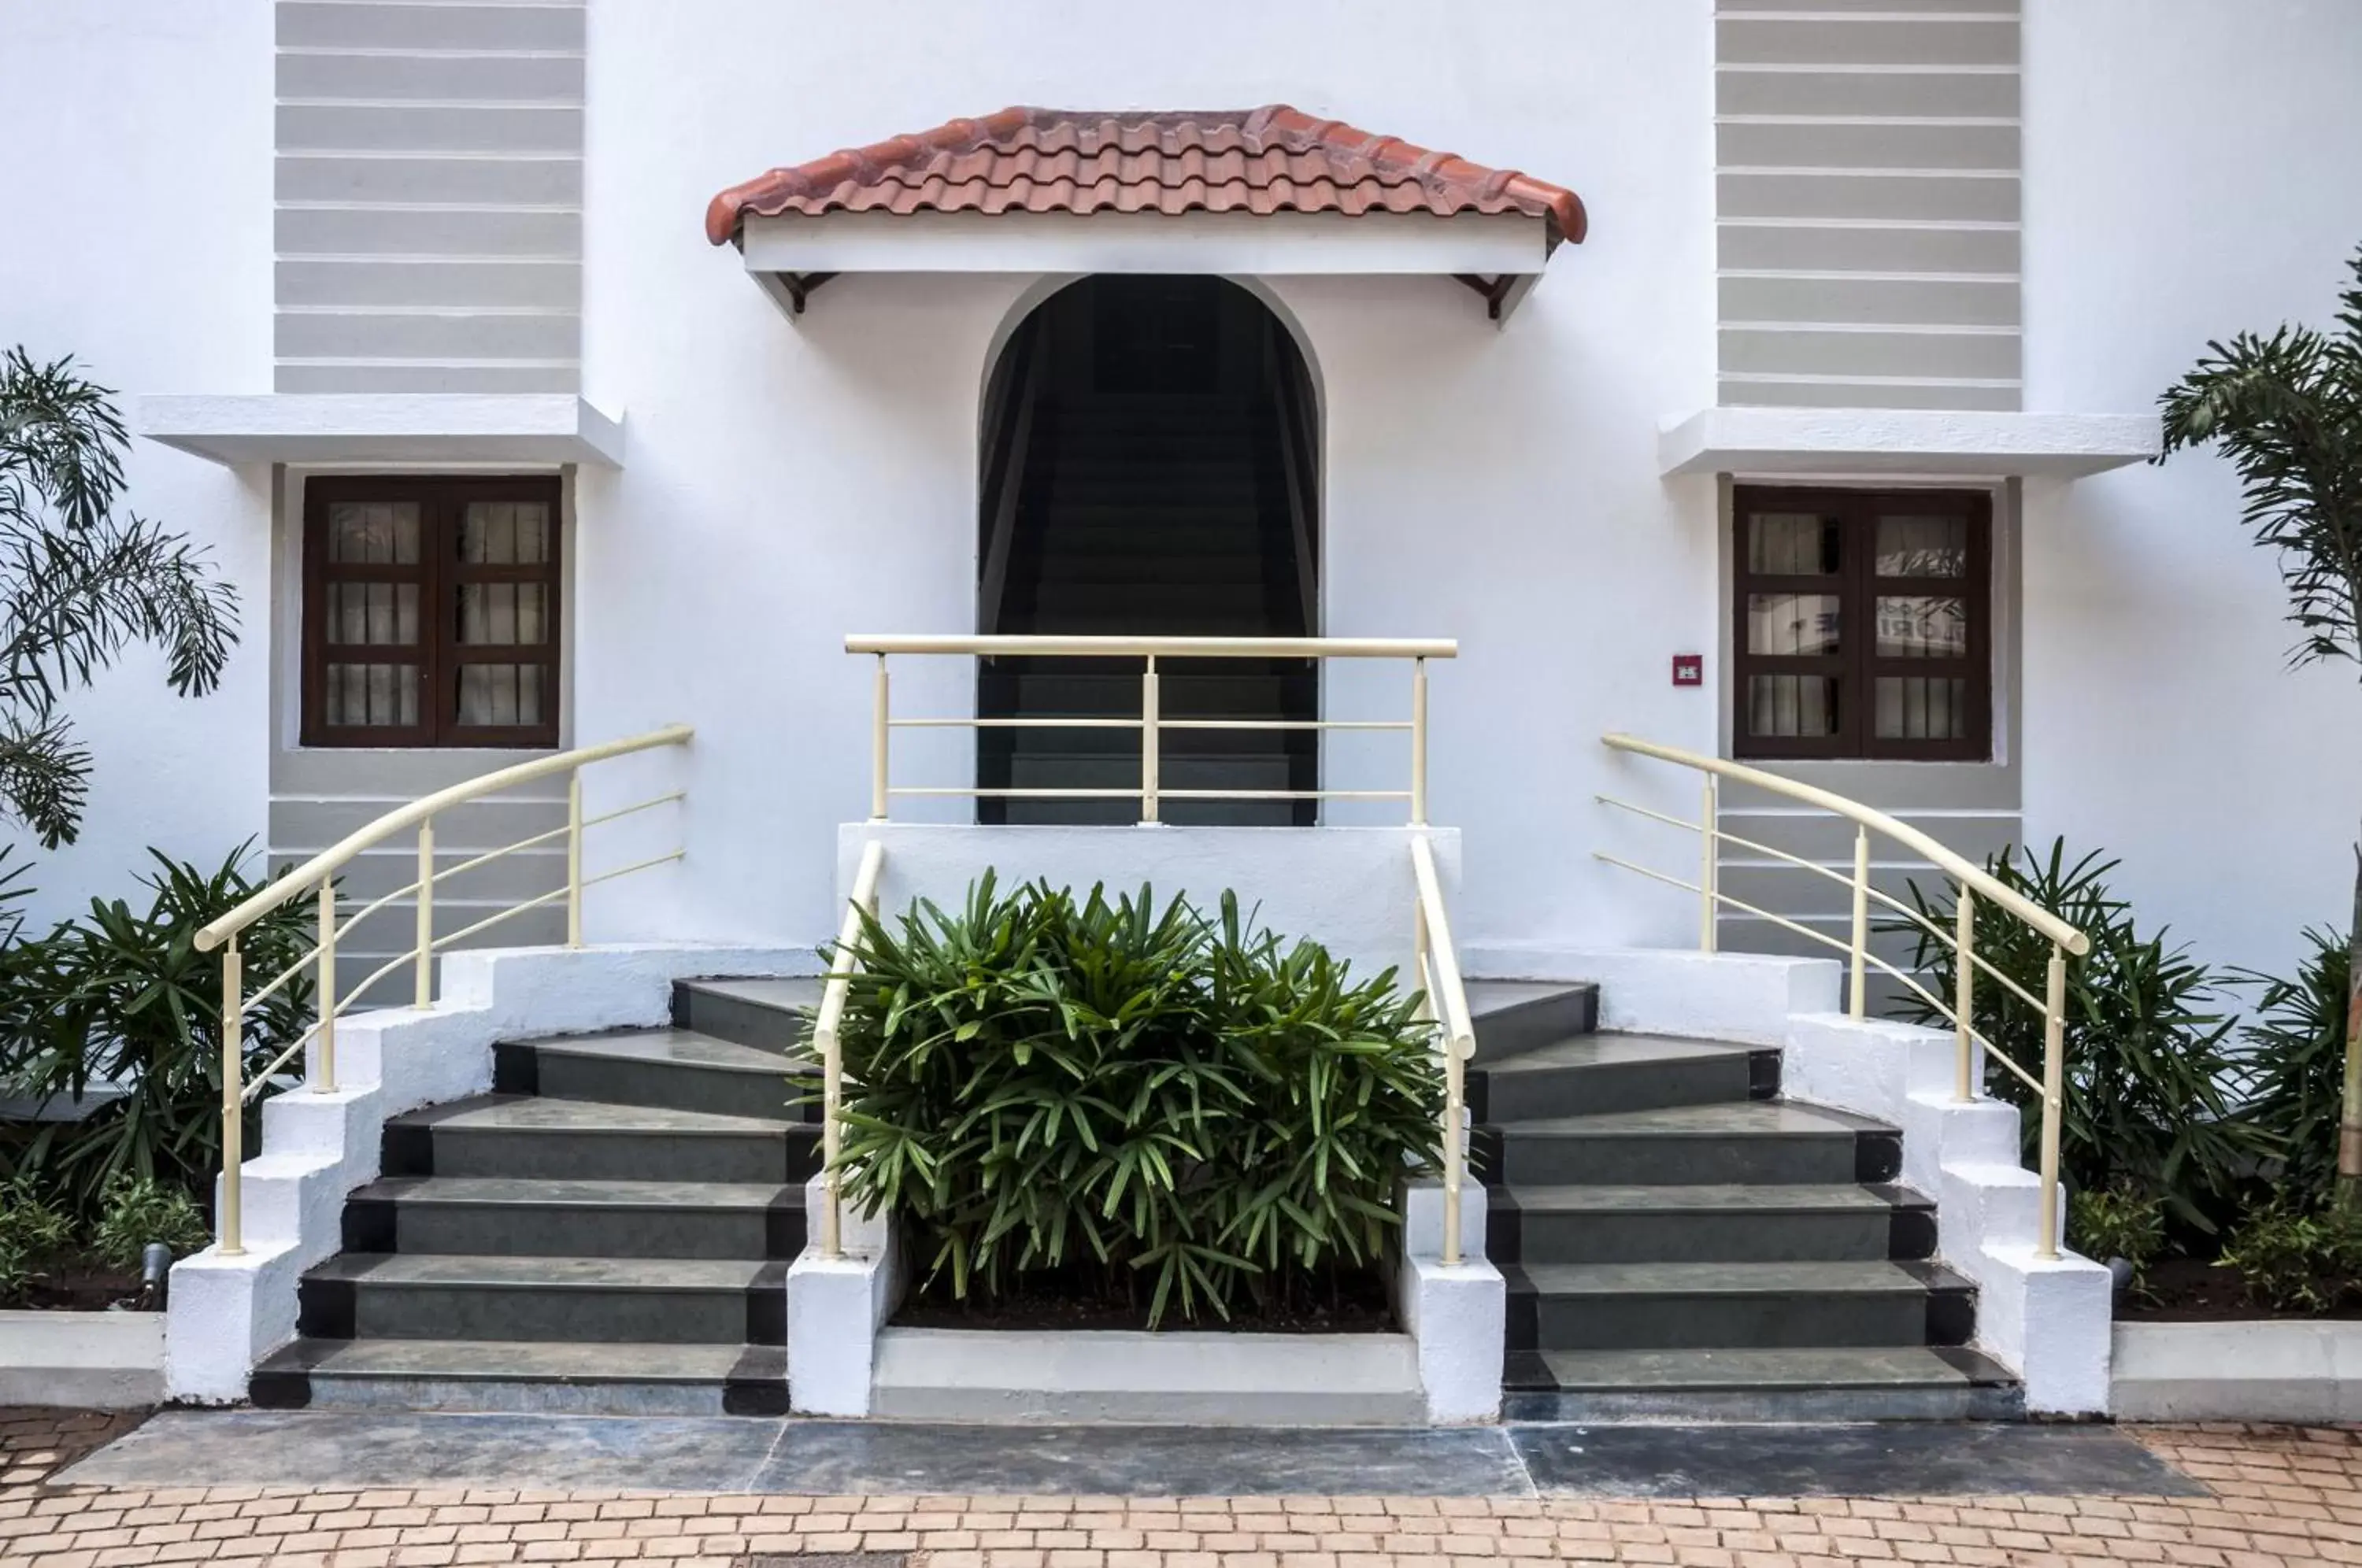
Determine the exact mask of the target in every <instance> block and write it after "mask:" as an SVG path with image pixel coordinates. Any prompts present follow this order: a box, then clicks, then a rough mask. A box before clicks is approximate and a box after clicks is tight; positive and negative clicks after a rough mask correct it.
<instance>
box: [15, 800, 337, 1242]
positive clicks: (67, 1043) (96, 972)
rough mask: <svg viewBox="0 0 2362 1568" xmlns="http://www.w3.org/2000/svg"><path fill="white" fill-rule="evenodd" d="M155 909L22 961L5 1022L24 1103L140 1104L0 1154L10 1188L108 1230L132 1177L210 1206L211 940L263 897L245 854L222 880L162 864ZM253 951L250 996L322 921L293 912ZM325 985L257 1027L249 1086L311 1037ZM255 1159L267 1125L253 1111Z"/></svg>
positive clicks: (252, 1021) (48, 1127)
mask: <svg viewBox="0 0 2362 1568" xmlns="http://www.w3.org/2000/svg"><path fill="white" fill-rule="evenodd" d="M149 855H150V856H153V857H154V858H155V861H156V866H157V869H156V871H155V872H154V873H153V874H151V875H149V876H147V877H144V878H141V879H140V880H141V885H142V886H144V887H145V888H147V889H149V893H150V895H151V896H150V898H149V905H148V908H147V909H146V910H144V911H138V910H134V909H133V908H132V907H131V906H130V905H129V904H127V903H126V902H125V901H123V900H115V901H113V902H107V901H105V900H92V902H91V906H90V910H89V912H88V913H87V914H85V915H83V916H82V917H81V918H80V919H78V920H73V921H69V922H64V923H62V924H61V925H59V926H58V927H57V928H56V929H55V930H54V931H52V932H50V933H49V934H48V935H46V936H43V937H39V938H34V939H23V938H22V937H21V935H20V937H19V939H18V940H17V942H16V943H14V944H12V945H11V946H10V948H9V958H8V963H9V965H10V973H9V975H8V976H7V978H8V981H9V984H10V986H11V987H12V988H13V992H14V995H15V996H16V998H17V1001H16V1003H15V1004H14V1006H13V1008H12V1009H11V1010H10V1011H12V1012H13V1014H14V1016H7V1015H6V1014H0V1024H5V1026H6V1028H5V1032H0V1082H6V1083H9V1084H10V1085H11V1086H12V1088H13V1091H14V1092H15V1093H17V1094H23V1095H31V1096H36V1097H54V1098H56V1099H61V1100H70V1099H74V1098H77V1097H79V1096H81V1095H82V1094H83V1092H84V1091H85V1090H86V1089H87V1088H88V1087H89V1086H90V1085H91V1084H92V1083H93V1082H112V1083H113V1084H115V1085H116V1086H118V1087H119V1088H124V1089H127V1091H128V1092H127V1094H126V1095H125V1096H124V1097H123V1098H122V1099H117V1100H115V1101H113V1102H112V1103H109V1104H107V1105H105V1106H104V1107H102V1108H101V1109H99V1110H95V1111H94V1112H93V1113H92V1114H90V1115H89V1116H87V1117H84V1118H83V1119H82V1120H80V1121H42V1122H39V1123H34V1124H31V1125H29V1126H25V1127H20V1128H19V1129H17V1131H16V1136H15V1139H14V1141H13V1142H10V1143H5V1144H0V1162H5V1168H0V1175H7V1174H17V1175H31V1176H37V1177H38V1178H39V1179H40V1180H41V1181H42V1182H43V1183H44V1185H46V1186H48V1187H50V1189H51V1190H53V1191H55V1192H57V1193H58V1194H60V1196H61V1198H63V1199H64V1201H65V1202H66V1204H67V1206H68V1207H69V1209H71V1210H72V1212H73V1213H75V1214H77V1215H80V1216H83V1217H84V1218H85V1219H95V1218H96V1217H97V1216H98V1214H99V1211H100V1199H101V1195H102V1194H103V1193H104V1192H105V1189H106V1186H107V1184H108V1182H109V1181H111V1180H112V1179H113V1178H114V1177H115V1176H117V1175H118V1174H126V1173H127V1174H129V1175H133V1176H148V1177H153V1178H154V1179H156V1180H158V1181H160V1182H162V1183H164V1184H165V1185H167V1186H171V1187H178V1188H180V1189H181V1190H182V1191H185V1192H187V1193H189V1194H191V1195H192V1196H199V1195H204V1196H209V1195H210V1194H211V1191H212V1182H213V1176H214V1173H215V1170H216V1169H217V1168H218V1166H219V1164H220V1159H221V955H220V954H219V953H200V952H198V951H197V948H196V940H195V939H196V933H197V929H198V927H200V926H202V925H204V923H205V922H207V921H210V920H212V919H214V918H215V916H217V915H221V914H224V913H226V912H227V911H229V910H230V909H232V908H233V907H235V906H236V905H237V903H238V902H239V901H241V900H244V899H245V898H246V897H247V896H248V895H249V894H251V893H253V892H254V891H255V890H256V889H257V888H258V887H259V884H258V883H256V882H254V881H253V880H251V879H249V878H248V877H247V876H246V875H245V874H244V873H243V872H242V871H241V870H240V869H239V867H240V863H241V862H242V861H243V860H244V859H245V858H246V856H247V847H246V846H244V845H241V846H240V847H239V848H238V849H237V850H236V851H234V852H232V853H231V854H230V856H228V857H227V858H226V859H225V860H224V861H223V862H222V864H221V865H220V866H219V867H216V868H215V869H213V870H211V871H206V870H203V869H201V868H199V867H194V866H191V865H186V864H183V863H181V862H178V861H175V860H172V859H171V858H169V857H168V856H165V855H163V854H162V853H160V852H159V851H156V850H150V851H149ZM240 945H241V947H242V948H243V950H244V953H245V957H246V973H247V975H248V977H249V985H250V988H260V987H261V986H262V985H263V984H265V983H267V982H268V981H269V980H270V978H271V977H274V976H276V975H277V974H278V973H279V972H280V971H281V969H283V968H285V967H286V966H289V965H290V964H292V963H293V962H294V961H295V960H296V959H297V958H298V957H299V956H300V955H302V954H304V952H305V951H306V950H307V949H308V948H309V947H310V946H311V911H310V909H309V907H308V905H306V904H305V903H304V901H302V900H298V901H297V902H296V903H294V904H292V905H288V906H284V907H282V908H281V909H279V910H277V911H273V912H272V913H271V914H269V915H267V916H265V917H264V918H263V919H262V920H260V921H259V922H256V923H255V924H254V925H253V926H252V927H250V928H248V931H247V933H245V935H244V936H243V938H241V942H240ZM312 1005H313V1004H312V978H311V976H310V975H309V973H304V974H299V975H298V976H297V977H295V978H294V979H293V980H292V981H290V982H289V983H288V984H287V985H286V986H284V987H282V988H281V989H280V990H279V991H278V992H276V993H275V994H273V995H272V996H271V997H270V998H269V999H267V1000H265V1001H264V1002H263V1004H262V1005H261V1006H260V1007H259V1008H257V1009H255V1010H253V1011H251V1012H249V1013H248V1015H247V1020H246V1035H245V1040H244V1042H243V1044H244V1049H245V1055H246V1070H247V1073H248V1076H249V1078H250V1077H251V1075H253V1074H254V1073H256V1072H258V1071H259V1069H260V1068H261V1067H262V1066H263V1065H264V1064H265V1063H267V1062H268V1061H269V1059H270V1057H271V1056H272V1055H276V1054H277V1052H278V1051H279V1050H280V1049H281V1047H282V1046H284V1045H285V1044H286V1043H287V1042H289V1041H291V1040H292V1039H294V1038H295V1037H296V1036H297V1035H298V1034H299V1033H300V1032H302V1031H303V1030H304V1028H305V1027H306V1026H307V1025H308V1024H309V1023H310V1021H311V1018H312ZM247 1115H248V1144H247V1146H248V1147H249V1148H251V1147H253V1146H254V1144H255V1138H254V1136H253V1134H254V1133H255V1132H256V1131H257V1128H256V1121H257V1118H258V1116H259V1111H258V1110H257V1108H256V1107H254V1106H251V1105H249V1106H248V1111H247Z"/></svg>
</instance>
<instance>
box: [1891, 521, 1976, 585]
mask: <svg viewBox="0 0 2362 1568" xmlns="http://www.w3.org/2000/svg"><path fill="white" fill-rule="evenodd" d="M1876 569H1877V572H1878V575H1879V576H1881V577H1966V576H1967V575H1968V571H1969V524H1968V519H1966V518H1964V517H1911V516H1891V517H1881V518H1880V519H1879V520H1878V552H1877V567H1876Z"/></svg>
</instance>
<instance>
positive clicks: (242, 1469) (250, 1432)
mask: <svg viewBox="0 0 2362 1568" xmlns="http://www.w3.org/2000/svg"><path fill="white" fill-rule="evenodd" d="M61 1480H62V1481H64V1482H65V1483H67V1484H69V1485H107V1486H159V1485H267V1486H423V1485H479V1486H489V1485H507V1486H521V1487H573V1488H579V1489H590V1490H621V1489H632V1490H640V1491H679V1492H701V1491H719V1492H749V1493H781V1494H790V1495H795V1494H800V1495H805V1496H893V1495H906V1494H911V1493H952V1492H961V1493H976V1492H992V1493H1033V1494H1046V1493H1058V1494H1067V1495H1073V1494H1094V1495H1104V1496H1123V1497H1142V1496H1315V1495H1324V1494H1338V1493H1381V1494H1385V1495H1389V1496H1457V1497H1489V1496H1521V1497H1523V1496H1607V1497H1668V1496H1697V1495H1700V1494H1713V1495H1738V1494H1742V1493H1751V1494H1756V1495H1765V1494H1774V1493H1776V1494H1779V1495H1781V1496H1879V1495H1884V1494H1893V1493H1899V1492H1905V1491H1907V1492H1911V1493H1914V1494H1916V1495H1920V1496H1961V1495H1982V1496H1992V1495H1997V1494H2004V1493H2014V1494H2023V1495H2029V1496H2033V1495H2056V1496H2077V1495H2085V1496H2097V1495H2108V1496H2133V1495H2142V1496H2190V1495H2191V1494H2193V1493H2195V1492H2197V1491H2198V1490H2199V1488H2198V1487H2197V1486H2196V1485H2194V1484H2193V1483H2191V1482H2190V1481H2188V1480H2187V1479H2185V1478H2184V1477H2182V1476H2180V1475H2179V1474H2176V1473H2175V1472H2174V1471H2172V1470H2171V1469H2169V1467H2167V1466H2166V1465H2164V1464H2162V1463H2159V1462H2158V1460H2157V1459H2156V1458H2155V1457H2154V1456H2152V1455H2151V1454H2150V1453H2149V1452H2147V1450H2145V1449H2143V1448H2142V1447H2141V1446H2140V1445H2139V1444H2138V1443H2136V1442H2135V1441H2133V1440H2132V1439H2130V1438H2128V1437H2126V1436H2125V1435H2124V1434H2122V1433H2121V1432H2118V1431H2116V1430H2113V1429H2111V1428H2106V1427H2053V1426H2035V1425H2027V1424H2022V1423H2020V1424H2008V1425H1982V1426H1979V1425H1936V1424H1929V1425H1926V1426H1912V1425H1889V1426H1820V1427H1748V1426H1710V1427H1653V1426H1507V1427H1468V1428H1461V1429H1457V1430H1428V1429H1391V1428H1372V1429H1350V1428H1347V1429H1336V1428H1329V1429H1308V1428H1297V1429H1286V1430H1270V1429H1220V1428H1206V1427H1104V1426H1101V1427H1067V1426H1018V1427H988V1426H966V1425H948V1424H933V1423H923V1422H862V1421H818V1420H785V1421H772V1420H756V1419H745V1418H732V1417H717V1418H711V1419H700V1418H689V1417H668V1418H659V1417H641V1418H622V1417H600V1416H499V1415H453V1414H411V1413H402V1412H381V1411H366V1412H364V1411H325V1410H324V1411H302V1410H220V1411H204V1410H167V1411H164V1412H162V1413H161V1414H160V1415H158V1416H156V1417H155V1418H154V1419H151V1420H149V1422H148V1423H147V1424H146V1425H144V1426H142V1427H140V1428H139V1429H138V1430H137V1431H134V1432H132V1433H130V1434H129V1435H127V1436H126V1437H124V1438H122V1439H120V1440H119V1441H116V1442H115V1443H113V1444H111V1445H110V1446H108V1447H107V1448H106V1449H105V1450H104V1451H103V1452H99V1453H97V1454H95V1455H94V1456H93V1457H91V1458H90V1459H87V1460H85V1461H83V1463H80V1464H78V1465H75V1466H74V1467H73V1468H72V1469H71V1470H69V1471H67V1472H66V1473H65V1474H63V1475H62V1476H61Z"/></svg>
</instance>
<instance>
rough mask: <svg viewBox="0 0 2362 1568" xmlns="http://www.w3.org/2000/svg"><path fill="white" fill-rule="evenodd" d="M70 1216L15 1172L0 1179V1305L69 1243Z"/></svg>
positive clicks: (21, 1290)
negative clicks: (11, 1175)
mask: <svg viewBox="0 0 2362 1568" xmlns="http://www.w3.org/2000/svg"><path fill="white" fill-rule="evenodd" d="M73 1232H74V1227H73V1220H72V1217H71V1216H69V1215H68V1214H67V1213H66V1212H65V1211H64V1210H63V1209H60V1208H58V1207H57V1206H56V1205H55V1204H53V1203H51V1202H50V1201H49V1200H48V1198H45V1197H44V1196H43V1195H42V1194H41V1193H40V1191H39V1189H38V1188H36V1187H34V1186H33V1184H32V1183H31V1182H30V1181H28V1180H27V1179H25V1178H24V1177H22V1176H19V1177H17V1178H16V1179H15V1180H12V1181H6V1182H0V1305H5V1304H6V1303H8V1302H10V1301H14V1300H17V1299H18V1298H19V1297H22V1296H23V1295H24V1294H25V1292H26V1291H27V1290H28V1288H30V1286H32V1283H33V1281H35V1280H37V1279H39V1278H40V1277H41V1268H40V1265H41V1264H45V1263H49V1262H51V1261H53V1260H55V1259H56V1257H57V1256H58V1254H59V1253H63V1252H65V1251H66V1250H67V1249H68V1248H69V1247H71V1246H72V1244H73Z"/></svg>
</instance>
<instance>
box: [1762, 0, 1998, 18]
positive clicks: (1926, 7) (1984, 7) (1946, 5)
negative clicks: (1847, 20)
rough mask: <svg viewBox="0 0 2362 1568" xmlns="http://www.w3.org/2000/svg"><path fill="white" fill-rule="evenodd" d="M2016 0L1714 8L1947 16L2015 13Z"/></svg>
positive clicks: (1808, 1) (1777, 0) (1816, 1)
mask: <svg viewBox="0 0 2362 1568" xmlns="http://www.w3.org/2000/svg"><path fill="white" fill-rule="evenodd" d="M2017 4H2018V0H1716V5H1715V10H1716V13H1717V14H1718V15H1722V16H1747V15H1749V14H1750V13H1758V12H1763V11H1780V12H1787V13H1791V14H1793V13H1795V12H1800V11H1809V12H1814V13H1816V14H1822V15H1827V14H1829V13H1833V12H1846V11H1849V12H1872V13H1876V12H1889V13H1893V14H1897V15H1902V14H1917V15H1922V16H1950V15H1960V14H1966V13H1970V12H1978V11H1989V12H1992V13H1993V14H1995V15H1997V16H2009V17H2014V16H2016V15H2017Z"/></svg>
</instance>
